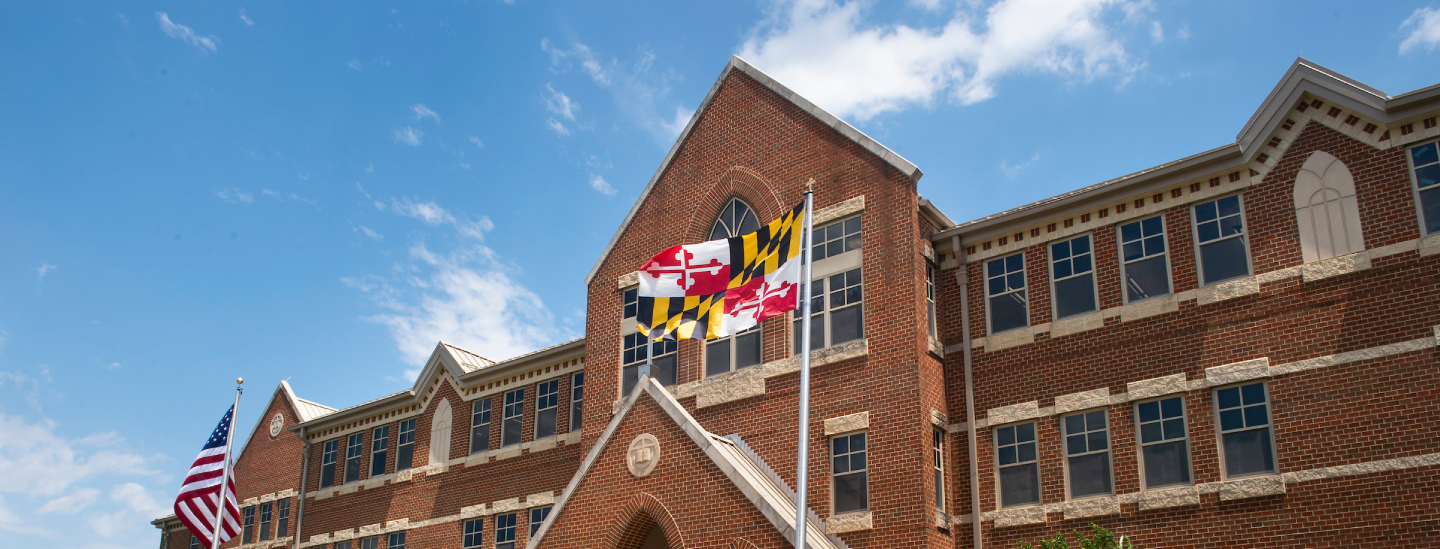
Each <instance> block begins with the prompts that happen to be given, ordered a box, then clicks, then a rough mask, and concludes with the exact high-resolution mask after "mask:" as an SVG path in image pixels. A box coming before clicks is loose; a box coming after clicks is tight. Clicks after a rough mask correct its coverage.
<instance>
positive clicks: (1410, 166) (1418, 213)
mask: <svg viewBox="0 0 1440 549" xmlns="http://www.w3.org/2000/svg"><path fill="white" fill-rule="evenodd" d="M1437 142H1440V140H1434V139H1432V140H1429V141H1426V142H1424V143H1416V144H1412V145H1405V147H1404V151H1405V152H1404V154H1405V170H1406V172H1405V174H1406V175H1407V176H1409V178H1410V196H1411V199H1412V200H1414V201H1415V221H1416V222H1417V223H1419V224H1420V238H1425V237H1427V236H1432V235H1437V234H1440V231H1435V232H1433V233H1427V232H1425V208H1424V205H1423V204H1422V203H1421V202H1420V180H1419V179H1418V178H1416V176H1415V160H1414V159H1413V158H1411V157H1410V150H1411V149H1415V148H1418V147H1423V146H1425V145H1433V144H1435V143H1437ZM1436 146H1437V147H1440V145H1436ZM1437 152H1440V151H1437ZM1427 165H1428V164H1427ZM1426 190H1427V191H1431V192H1437V193H1440V185H1436V186H1435V187H1431V188H1429V189H1426Z"/></svg>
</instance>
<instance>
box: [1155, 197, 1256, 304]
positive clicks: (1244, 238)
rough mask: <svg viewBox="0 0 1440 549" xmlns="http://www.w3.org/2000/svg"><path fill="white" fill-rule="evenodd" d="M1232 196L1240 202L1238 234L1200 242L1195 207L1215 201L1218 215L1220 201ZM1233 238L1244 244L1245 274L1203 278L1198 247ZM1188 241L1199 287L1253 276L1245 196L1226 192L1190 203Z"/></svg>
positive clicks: (1253, 261)
mask: <svg viewBox="0 0 1440 549" xmlns="http://www.w3.org/2000/svg"><path fill="white" fill-rule="evenodd" d="M1232 196H1233V197H1235V199H1236V200H1238V201H1239V204H1240V214H1239V215H1240V234H1238V235H1235V236H1229V237H1220V238H1217V239H1215V240H1211V241H1210V242H1204V243H1202V242H1200V220H1199V217H1198V216H1196V215H1195V209H1196V208H1199V207H1200V206H1202V205H1205V204H1210V203H1215V204H1216V207H1215V213H1216V215H1217V216H1218V215H1219V213H1220V207H1219V203H1220V201H1221V200H1223V199H1226V198H1230V197H1232ZM1216 219H1217V220H1218V219H1219V217H1216ZM1233 238H1239V239H1241V243H1243V244H1244V246H1245V273H1246V274H1244V275H1241V276H1237V277H1234V278H1227V279H1225V280H1218V281H1215V282H1211V281H1209V280H1205V258H1204V254H1203V253H1202V252H1201V250H1200V247H1201V246H1203V245H1205V244H1213V243H1217V242H1221V241H1224V240H1230V239H1233ZM1190 243H1191V245H1192V246H1194V247H1195V280H1196V281H1198V282H1199V283H1200V287H1201V288H1205V287H1209V286H1214V285H1216V284H1223V283H1225V282H1230V281H1232V280H1240V279H1242V278H1245V277H1247V276H1255V260H1254V258H1252V257H1250V256H1251V255H1253V252H1252V250H1251V248H1250V244H1252V242H1251V238H1250V220H1249V219H1247V218H1246V217H1245V197H1244V196H1242V195H1241V194H1240V193H1234V194H1227V195H1225V196H1217V197H1215V198H1212V199H1210V200H1206V201H1204V202H1196V203H1194V204H1191V205H1190ZM1170 291H1171V292H1172V293H1173V292H1174V291H1175V287H1174V286H1173V285H1172V286H1171V287H1170Z"/></svg>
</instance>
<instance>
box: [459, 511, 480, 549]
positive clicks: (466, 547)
mask: <svg viewBox="0 0 1440 549" xmlns="http://www.w3.org/2000/svg"><path fill="white" fill-rule="evenodd" d="M471 524H474V525H475V530H474V531H467V530H469V529H470V525H471ZM472 535H473V536H475V543H473V544H472V543H469V542H468V540H467V539H466V538H468V537H469V536H472ZM484 546H485V517H479V518H473V519H469V520H466V521H464V522H463V523H461V526H460V547H461V549H480V548H481V547H484Z"/></svg>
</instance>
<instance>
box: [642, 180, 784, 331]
mask: <svg viewBox="0 0 1440 549" xmlns="http://www.w3.org/2000/svg"><path fill="white" fill-rule="evenodd" d="M804 230H805V203H804V202H801V203H800V204H799V205H797V206H795V207H794V208H791V209H790V211H788V212H785V215H782V216H780V218H779V219H776V220H774V221H771V222H770V224H769V225H766V226H764V227H762V228H761V229H760V230H758V231H755V232H753V233H750V234H745V235H740V236H737V237H732V238H726V239H722V240H711V241H709V242H701V243H699V244H690V245H687V246H675V247H673V248H670V249H667V250H665V251H663V252H660V253H659V254H658V255H656V256H655V257H652V258H650V260H649V261H646V262H645V265H644V266H643V267H641V268H640V292H639V294H640V303H639V306H640V311H639V314H638V315H637V319H638V321H639V324H640V331H641V332H645V333H646V334H648V335H649V336H650V338H651V339H716V338H722V337H726V336H729V335H731V334H735V333H738V332H741V331H744V330H747V329H749V328H751V327H753V326H755V325H757V324H759V323H760V322H761V321H763V320H765V319H767V318H770V317H772V316H775V315H779V314H783V313H785V312H787V311H790V310H793V309H795V306H796V303H797V302H798V301H799V299H798V298H799V295H800V277H801V274H802V273H801V271H800V263H801V262H800V260H799V255H800V251H801V250H803V249H804V247H803V246H804V244H803V243H802V242H801V240H802V236H801V235H802V233H804Z"/></svg>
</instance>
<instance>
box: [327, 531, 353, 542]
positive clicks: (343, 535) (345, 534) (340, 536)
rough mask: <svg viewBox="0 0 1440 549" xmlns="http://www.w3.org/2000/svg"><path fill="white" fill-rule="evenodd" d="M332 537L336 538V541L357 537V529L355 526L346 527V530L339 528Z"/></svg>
mask: <svg viewBox="0 0 1440 549" xmlns="http://www.w3.org/2000/svg"><path fill="white" fill-rule="evenodd" d="M331 538H333V539H335V540H336V541H345V540H347V539H355V529H354V528H347V529H345V530H338V531H336V532H335V534H334V535H332V536H331Z"/></svg>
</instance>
